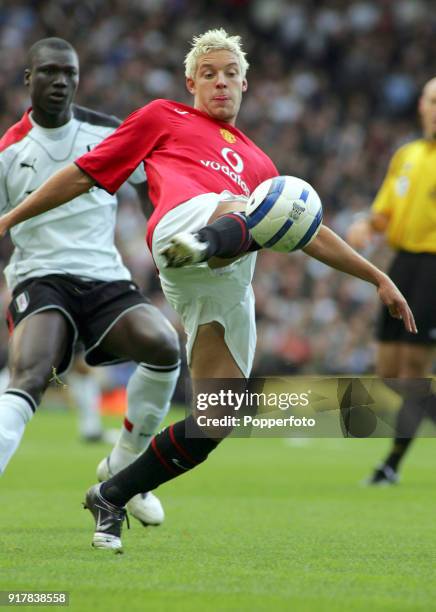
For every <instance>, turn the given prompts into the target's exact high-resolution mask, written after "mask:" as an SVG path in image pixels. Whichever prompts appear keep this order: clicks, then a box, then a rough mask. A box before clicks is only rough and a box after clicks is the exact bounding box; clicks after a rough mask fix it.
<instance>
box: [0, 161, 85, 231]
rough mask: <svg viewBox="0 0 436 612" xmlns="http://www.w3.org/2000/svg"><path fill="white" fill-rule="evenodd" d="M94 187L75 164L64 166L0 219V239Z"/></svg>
mask: <svg viewBox="0 0 436 612" xmlns="http://www.w3.org/2000/svg"><path fill="white" fill-rule="evenodd" d="M94 185H95V182H94V181H93V180H92V178H91V177H90V176H88V175H87V174H85V173H84V172H82V170H80V168H78V167H77V166H76V164H70V165H69V166H66V168H63V169H62V170H59V172H56V174H54V175H53V176H51V177H50V178H49V179H48V180H47V181H46V182H45V183H43V184H42V185H41V186H40V187H38V189H36V190H35V191H34V192H33V193H31V194H30V195H29V196H27V198H25V199H24V200H23V201H22V202H21V204H19V205H18V206H17V207H16V208H14V209H12V210H11V211H9V212H8V213H7V214H5V215H3V217H0V237H1V236H3V235H4V234H5V233H6V232H7V230H8V229H10V228H11V227H14V225H17V224H18V223H21V222H22V221H25V220H26V219H30V218H32V217H36V216H37V215H40V214H42V213H44V212H47V211H48V210H51V209H52V208H56V207H57V206H60V205H61V204H65V202H69V201H70V200H72V199H73V198H76V197H77V196H79V195H82V193H85V192H87V191H89V189H90V188H91V187H93V186H94Z"/></svg>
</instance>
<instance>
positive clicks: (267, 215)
mask: <svg viewBox="0 0 436 612" xmlns="http://www.w3.org/2000/svg"><path fill="white" fill-rule="evenodd" d="M245 213H246V216H247V225H248V228H249V230H250V231H251V234H252V236H253V238H254V240H255V241H256V242H257V243H258V244H260V245H261V246H262V247H264V248H266V249H271V250H273V251H280V252H282V253H289V252H290V251H297V250H298V249H302V248H304V247H305V246H307V245H308V244H309V243H310V241H311V240H313V239H314V238H315V236H316V235H317V233H318V230H319V228H320V227H321V222H322V204H321V200H320V199H319V196H318V194H317V193H316V191H315V189H314V188H313V187H312V186H311V185H309V183H306V181H303V180H302V179H300V178H297V177H295V176H276V177H274V178H272V179H268V180H266V181H263V183H261V184H260V185H258V186H257V187H256V189H255V190H254V191H253V193H252V194H251V196H250V198H249V200H248V202H247V207H246V209H245Z"/></svg>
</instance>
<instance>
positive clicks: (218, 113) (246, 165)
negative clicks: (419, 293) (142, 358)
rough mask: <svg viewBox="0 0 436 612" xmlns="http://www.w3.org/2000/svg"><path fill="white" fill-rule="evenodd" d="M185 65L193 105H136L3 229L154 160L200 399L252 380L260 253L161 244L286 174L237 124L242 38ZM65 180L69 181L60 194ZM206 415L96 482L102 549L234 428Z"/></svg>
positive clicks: (385, 283)
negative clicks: (193, 251) (207, 387)
mask: <svg viewBox="0 0 436 612" xmlns="http://www.w3.org/2000/svg"><path fill="white" fill-rule="evenodd" d="M185 67H186V73H185V74H186V85H187V88H188V90H189V92H190V93H191V94H192V96H193V98H194V104H193V106H187V105H185V104H181V103H179V102H175V101H171V100H155V101H153V102H151V103H150V104H147V105H146V106H144V107H142V108H140V109H138V110H137V111H135V112H134V113H132V114H131V115H130V116H129V117H128V118H127V119H126V120H125V121H124V122H123V124H122V125H121V126H120V127H119V128H118V129H117V130H116V131H115V132H114V134H112V135H111V136H109V137H108V138H107V139H105V141H104V142H102V143H101V144H100V145H99V146H97V147H96V148H95V149H94V150H93V151H91V152H89V153H87V154H85V155H83V156H82V157H80V158H79V159H77V160H76V162H75V164H72V165H70V166H68V167H67V168H65V169H64V170H62V171H60V172H59V173H58V174H57V175H55V176H53V177H52V178H51V179H50V180H49V181H47V182H46V183H45V185H43V186H42V187H41V188H40V189H39V190H38V191H37V192H36V193H35V194H32V195H30V196H29V197H28V198H26V200H25V201H24V202H23V203H22V205H21V206H20V207H19V208H18V209H16V210H14V211H11V212H10V213H8V214H7V215H5V216H3V217H2V218H0V235H1V234H2V233H4V231H5V230H6V229H8V228H10V227H13V226H14V225H15V224H16V223H17V222H20V221H22V220H23V219H27V218H30V217H33V216H34V215H38V214H41V213H43V212H45V211H48V210H51V209H53V208H56V207H57V206H60V205H61V204H62V202H64V201H66V199H68V198H69V197H76V196H77V195H79V194H81V193H84V192H86V191H88V190H89V189H90V188H92V187H93V186H94V185H96V184H98V185H101V186H103V187H104V188H105V189H106V190H107V191H108V192H109V193H114V192H115V191H116V190H117V189H118V188H119V186H120V185H121V184H122V183H123V182H124V181H125V180H126V179H127V177H128V176H129V175H130V173H131V172H132V171H133V170H134V169H135V168H136V167H137V166H138V164H140V163H144V164H145V168H146V171H147V177H148V183H149V194H150V199H151V201H152V203H153V206H154V212H153V214H152V216H151V217H150V220H149V223H148V226H147V239H148V244H149V246H150V248H151V249H152V252H153V256H154V258H155V261H156V264H157V267H158V269H159V274H160V279H161V283H162V287H163V289H164V292H165V295H166V297H167V298H168V300H169V301H170V302H171V303H172V304H173V306H174V307H175V308H176V310H177V311H178V312H179V314H180V316H181V318H182V321H183V324H184V327H185V330H186V332H187V335H188V346H187V353H188V361H189V364H190V368H191V374H192V377H193V387H194V396H195V394H196V392H197V390H198V386H197V385H198V384H200V383H201V381H202V379H213V380H212V384H215V383H217V381H216V379H232V381H228V382H229V384H230V385H233V384H235V385H236V387H237V388H239V389H241V388H242V389H243V388H244V385H245V382H244V378H245V377H248V376H249V373H250V369H251V364H252V359H253V354H254V346H255V341H256V327H255V319H254V299H253V292H252V288H251V279H252V274H253V271H254V264H255V257H256V255H255V254H254V253H251V254H249V255H245V256H244V257H243V258H241V259H239V260H238V261H235V262H233V263H231V264H230V265H226V266H225V267H223V268H221V269H211V268H210V267H209V266H208V265H207V264H206V263H203V264H200V265H199V266H188V267H186V268H183V269H176V270H174V269H171V268H167V267H165V259H164V256H163V255H162V250H163V249H164V247H165V245H168V244H169V243H170V241H171V238H172V237H173V236H174V235H175V234H178V233H180V232H187V231H191V232H195V231H197V230H200V228H201V227H202V226H204V225H205V224H206V223H208V222H210V221H212V220H213V219H214V218H215V217H216V216H219V215H223V214H225V213H227V212H229V211H232V210H235V209H237V207H238V206H240V205H241V199H243V198H244V197H245V196H247V195H248V194H249V193H250V192H251V191H253V189H255V188H256V187H257V185H259V184H260V183H261V182H262V181H264V180H266V179H267V178H271V177H275V176H277V174H278V172H277V169H276V168H275V166H274V164H273V162H272V161H271V160H270V158H269V157H268V156H267V155H266V154H265V153H264V152H263V151H262V150H261V149H259V147H257V146H256V145H255V143H254V142H252V141H251V140H250V139H249V138H248V137H247V136H246V135H245V134H244V133H243V132H241V131H240V130H238V129H237V128H236V126H235V123H236V118H237V115H238V112H239V107H240V104H241V100H242V94H243V92H244V91H246V89H247V81H246V71H247V67H248V64H247V61H246V59H245V54H244V53H243V51H242V50H241V47H240V43H239V37H237V36H228V34H227V33H226V32H225V31H224V30H211V31H209V32H206V33H205V34H204V35H202V36H200V37H197V38H194V41H193V46H192V49H191V51H190V52H189V53H188V55H187V57H186V60H185ZM61 185H64V186H65V192H64V193H62V194H60V193H59V187H60V186H61ZM57 210H61V209H57ZM36 219H38V217H36ZM244 240H245V239H244ZM310 247H311V252H310V254H311V255H312V256H314V257H317V258H318V259H320V260H322V261H324V262H325V263H327V264H329V265H331V266H335V267H337V268H339V269H340V270H342V271H345V272H349V273H350V274H354V275H355V276H357V277H359V278H362V279H364V280H366V281H368V282H371V283H373V284H374V285H375V286H376V287H377V289H378V292H379V296H380V298H381V299H382V301H384V302H385V303H386V304H388V305H389V306H390V308H391V309H392V311H391V312H392V313H393V314H394V315H395V316H397V317H403V319H404V324H405V325H406V326H407V328H409V329H410V330H411V331H413V330H414V321H413V316H412V314H411V312H410V309H409V308H408V305H407V303H406V301H405V300H404V298H403V296H402V295H401V294H400V292H399V291H398V290H397V288H396V287H395V285H394V284H393V283H392V282H391V281H390V279H389V278H388V277H387V276H386V275H384V274H383V273H382V272H380V271H379V270H378V269H377V268H375V267H374V266H372V265H371V264H370V263H369V262H367V261H366V260H365V259H363V258H362V257H360V256H359V255H358V254H357V253H355V251H353V249H351V248H350V247H348V246H347V245H346V244H345V243H344V242H343V241H342V240H340V238H339V237H338V236H336V234H334V233H333V232H332V231H331V230H328V228H322V229H321V230H320V232H319V234H318V236H317V237H316V238H315V239H314V241H313V242H312V243H311V245H310ZM227 263H228V262H227ZM235 381H236V382H235ZM238 383H239V384H238ZM218 384H219V381H218ZM226 384H227V383H226ZM215 410H216V415H220V414H221V415H223V414H226V410H228V406H227V407H226V405H224V403H221V404H219V405H218V406H216V408H215ZM208 414H209V415H210V414H211V413H210V412H209V413H208ZM196 416H198V413H196V412H195V410H194V413H193V414H190V415H189V416H188V417H187V418H186V419H184V420H181V421H179V422H177V423H174V424H172V425H170V426H169V427H167V428H166V429H164V430H163V431H161V432H160V433H159V434H157V435H156V436H155V437H154V438H153V440H152V442H151V444H150V446H149V447H148V449H147V450H146V451H145V452H144V453H143V454H142V455H141V456H140V457H139V458H138V459H137V460H136V461H135V462H134V463H132V464H131V465H129V466H128V467H127V468H125V469H124V470H122V471H121V472H119V473H118V474H116V475H115V476H114V477H112V478H110V479H109V480H107V481H106V482H104V483H102V485H94V486H93V487H91V489H90V490H89V491H88V493H87V496H86V507H88V508H89V509H90V511H91V512H92V514H93V516H94V518H95V522H96V530H95V534H94V538H93V544H94V546H96V547H98V548H106V549H113V550H116V551H119V550H120V549H121V540H120V535H121V525H122V522H123V520H124V515H125V511H124V509H123V508H124V505H125V504H126V502H128V500H129V499H130V497H131V496H132V495H134V494H135V493H137V491H138V490H142V487H143V485H144V483H147V486H146V489H147V490H148V489H155V488H156V487H158V486H159V485H161V484H162V483H164V482H167V481H169V480H171V479H172V478H176V477H178V476H180V475H181V474H184V473H186V472H188V471H189V470H191V469H193V468H195V467H196V466H197V465H199V464H200V463H201V462H203V461H205V460H206V459H207V457H208V455H209V453H210V452H212V451H213V450H214V449H215V448H216V446H217V445H218V443H219V442H220V440H221V439H222V438H223V437H225V435H226V434H228V433H229V429H227V430H224V431H223V430H220V429H219V428H216V427H215V428H214V427H213V426H212V427H207V426H205V427H204V426H203V425H202V424H200V423H198V422H197V420H196Z"/></svg>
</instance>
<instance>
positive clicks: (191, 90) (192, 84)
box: [185, 77, 195, 95]
mask: <svg viewBox="0 0 436 612" xmlns="http://www.w3.org/2000/svg"><path fill="white" fill-rule="evenodd" d="M185 82H186V89H187V90H188V91H189V93H190V94H192V95H194V94H195V81H194V79H191V77H186V81H185Z"/></svg>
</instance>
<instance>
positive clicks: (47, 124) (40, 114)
mask: <svg viewBox="0 0 436 612" xmlns="http://www.w3.org/2000/svg"><path fill="white" fill-rule="evenodd" d="M71 117H72V111H71V108H68V109H65V111H64V112H62V113H58V114H57V115H50V114H48V113H45V112H44V111H41V110H40V109H38V108H32V119H33V121H34V122H35V123H37V124H38V125H40V126H41V127H44V128H58V127H62V126H63V125H65V124H66V123H68V121H69V120H70V119H71Z"/></svg>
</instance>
